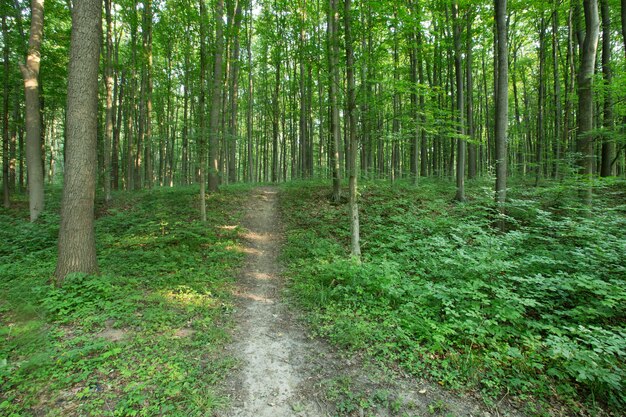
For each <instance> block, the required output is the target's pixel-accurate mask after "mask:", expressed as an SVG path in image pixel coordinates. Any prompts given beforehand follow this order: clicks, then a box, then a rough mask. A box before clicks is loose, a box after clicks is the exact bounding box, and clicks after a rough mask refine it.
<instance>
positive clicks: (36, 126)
mask: <svg viewBox="0 0 626 417" xmlns="http://www.w3.org/2000/svg"><path fill="white" fill-rule="evenodd" d="M43 3H44V0H32V2H31V11H32V15H31V22H30V38H29V40H28V56H27V57H26V65H20V69H21V71H22V76H23V77H24V90H25V91H24V94H25V101H26V164H27V166H28V195H29V206H30V221H31V222H34V221H35V220H37V219H38V218H39V215H40V214H41V212H42V211H43V208H44V192H43V166H42V163H41V155H42V152H41V130H42V129H41V124H42V123H41V117H40V102H39V80H38V78H39V66H40V60H41V53H40V50H41V41H42V38H43V11H44V7H43Z"/></svg>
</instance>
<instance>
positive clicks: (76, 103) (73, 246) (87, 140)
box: [55, 0, 102, 285]
mask: <svg viewBox="0 0 626 417" xmlns="http://www.w3.org/2000/svg"><path fill="white" fill-rule="evenodd" d="M101 28H102V1H101V0H82V1H77V2H75V4H74V8H73V10H72V38H71V44H70V62H69V70H68V80H67V84H68V88H67V142H66V144H65V146H66V149H65V180H64V187H63V198H62V201H61V227H60V229H59V257H58V261H57V267H56V271H55V276H56V280H57V285H60V284H62V283H63V280H64V279H65V277H66V276H67V274H69V273H72V272H83V273H87V274H92V273H97V272H98V263H97V259H96V238H95V231H94V198H95V192H96V175H97V172H96V147H97V131H98V61H99V57H100V38H101Z"/></svg>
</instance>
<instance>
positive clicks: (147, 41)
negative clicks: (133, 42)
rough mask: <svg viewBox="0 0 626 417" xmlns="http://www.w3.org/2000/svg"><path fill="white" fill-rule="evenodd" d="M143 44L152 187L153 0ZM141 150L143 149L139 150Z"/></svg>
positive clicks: (148, 172)
mask: <svg viewBox="0 0 626 417" xmlns="http://www.w3.org/2000/svg"><path fill="white" fill-rule="evenodd" d="M143 22H144V23H143V26H142V31H143V35H144V36H143V44H144V54H145V56H144V59H145V66H146V69H145V77H146V80H145V88H146V92H145V106H146V107H145V114H144V120H143V123H144V124H145V136H144V161H145V175H144V180H145V184H146V187H148V188H152V184H153V178H154V169H153V163H152V89H153V88H152V84H153V81H152V0H145V1H144V21H143ZM138 152H141V149H139V150H138Z"/></svg>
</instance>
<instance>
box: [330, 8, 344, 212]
mask: <svg viewBox="0 0 626 417" xmlns="http://www.w3.org/2000/svg"><path fill="white" fill-rule="evenodd" d="M337 26H338V13H337V0H329V9H328V69H329V71H328V72H329V75H330V77H329V82H328V83H329V87H328V88H329V90H328V91H329V101H330V132H331V135H332V140H331V141H330V143H331V145H332V149H331V151H330V152H331V164H332V171H333V194H332V201H333V202H335V203H339V201H341V173H340V169H339V142H340V140H341V139H340V137H341V132H340V126H339V106H338V104H337V90H338V87H339V68H338V64H337V60H338V54H339V46H338V41H337Z"/></svg>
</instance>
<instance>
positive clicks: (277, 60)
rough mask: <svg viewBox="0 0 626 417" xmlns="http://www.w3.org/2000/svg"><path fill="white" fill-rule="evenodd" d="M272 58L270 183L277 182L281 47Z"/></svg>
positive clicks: (277, 46) (277, 27)
mask: <svg viewBox="0 0 626 417" xmlns="http://www.w3.org/2000/svg"><path fill="white" fill-rule="evenodd" d="M279 26H280V23H279V19H278V17H277V18H276V29H277V30H280V28H279ZM275 48H276V49H275V52H274V53H275V56H274V67H275V68H274V70H275V82H274V94H273V95H272V104H273V106H272V107H273V108H272V182H276V181H278V169H279V167H278V163H279V161H278V135H279V131H278V129H279V123H280V101H279V100H280V64H281V60H282V57H281V45H280V43H278V45H275Z"/></svg>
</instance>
